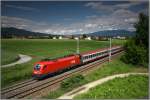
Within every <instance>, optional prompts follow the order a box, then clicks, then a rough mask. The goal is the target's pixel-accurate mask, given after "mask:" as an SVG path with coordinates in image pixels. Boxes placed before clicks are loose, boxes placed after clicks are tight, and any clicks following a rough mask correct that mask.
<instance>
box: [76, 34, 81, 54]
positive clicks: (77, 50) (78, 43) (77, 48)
mask: <svg viewBox="0 0 150 100" xmlns="http://www.w3.org/2000/svg"><path fill="white" fill-rule="evenodd" d="M76 40H77V54H79V53H80V51H79V37H78V38H77V39H76Z"/></svg>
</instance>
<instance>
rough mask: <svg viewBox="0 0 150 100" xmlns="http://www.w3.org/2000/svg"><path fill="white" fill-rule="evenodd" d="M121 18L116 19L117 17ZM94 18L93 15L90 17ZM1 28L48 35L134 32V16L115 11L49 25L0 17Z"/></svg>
mask: <svg viewBox="0 0 150 100" xmlns="http://www.w3.org/2000/svg"><path fill="white" fill-rule="evenodd" d="M124 12H126V13H125V14H123V15H122V16H119V17H117V16H118V15H120V14H122V13H124ZM91 16H94V15H91ZM1 20H2V27H16V28H21V29H26V30H31V31H34V32H42V33H48V34H60V35H65V34H83V33H91V32H96V31H103V30H117V29H127V30H132V31H133V30H134V27H133V24H134V22H135V21H136V16H135V15H134V13H133V12H129V11H126V10H116V11H115V12H114V13H112V14H111V15H109V16H95V17H90V16H88V17H87V18H86V19H85V20H83V21H80V22H74V23H71V24H67V25H66V24H59V23H56V24H49V23H48V22H42V21H41V22H35V21H32V20H29V19H24V18H18V17H8V16H1Z"/></svg>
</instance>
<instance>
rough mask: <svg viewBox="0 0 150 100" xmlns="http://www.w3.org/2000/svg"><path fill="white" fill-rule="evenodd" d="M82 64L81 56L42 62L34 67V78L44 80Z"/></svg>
mask: <svg viewBox="0 0 150 100" xmlns="http://www.w3.org/2000/svg"><path fill="white" fill-rule="evenodd" d="M80 63H81V62H80V55H68V56H65V57H61V58H57V59H50V60H45V61H40V62H37V63H36V64H35V66H34V71H33V77H35V78H42V77H45V76H47V75H48V74H53V73H55V72H58V71H60V70H63V69H66V68H68V67H72V66H75V65H79V64H80Z"/></svg>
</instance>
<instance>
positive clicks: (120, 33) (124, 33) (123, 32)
mask: <svg viewBox="0 0 150 100" xmlns="http://www.w3.org/2000/svg"><path fill="white" fill-rule="evenodd" d="M88 35H89V36H106V37H107V36H127V37H130V36H134V35H135V32H130V31H127V30H106V31H98V32H94V33H89V34H88Z"/></svg>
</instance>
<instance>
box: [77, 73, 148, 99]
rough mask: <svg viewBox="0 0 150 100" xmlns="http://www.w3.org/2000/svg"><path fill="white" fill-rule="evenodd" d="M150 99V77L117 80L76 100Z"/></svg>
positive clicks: (92, 89)
mask: <svg viewBox="0 0 150 100" xmlns="http://www.w3.org/2000/svg"><path fill="white" fill-rule="evenodd" d="M146 97H148V76H140V75H135V76H134V75H133V76H132V75H131V76H129V77H125V78H116V79H113V80H111V81H108V82H106V83H103V84H101V85H98V86H96V87H94V88H91V89H90V90H89V91H88V92H86V93H83V94H80V95H77V96H76V97H75V98H74V99H142V98H143V99H144V98H146Z"/></svg>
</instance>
